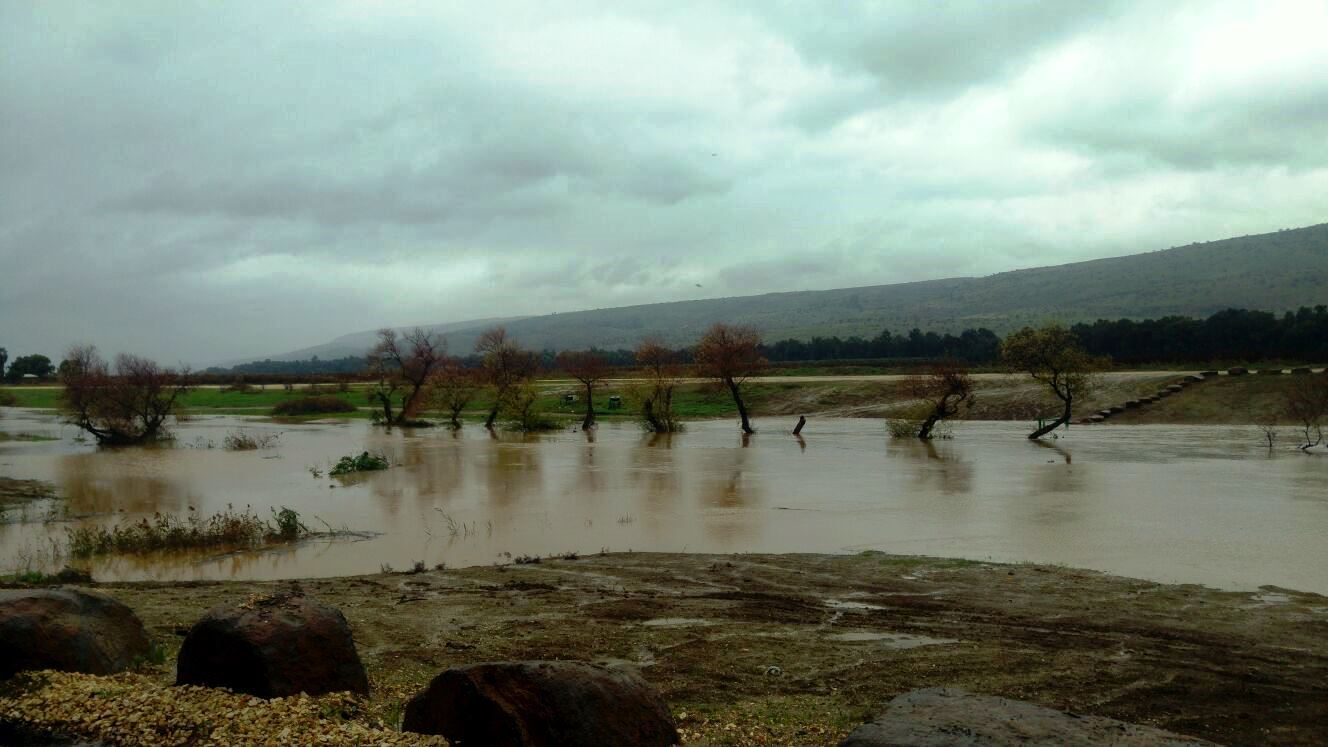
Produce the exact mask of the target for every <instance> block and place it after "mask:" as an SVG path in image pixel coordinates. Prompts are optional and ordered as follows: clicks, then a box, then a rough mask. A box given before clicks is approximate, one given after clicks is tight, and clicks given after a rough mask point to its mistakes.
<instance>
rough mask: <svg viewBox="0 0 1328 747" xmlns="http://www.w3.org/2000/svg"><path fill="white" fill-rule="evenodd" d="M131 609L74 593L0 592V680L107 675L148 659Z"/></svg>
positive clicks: (145, 639)
mask: <svg viewBox="0 0 1328 747" xmlns="http://www.w3.org/2000/svg"><path fill="white" fill-rule="evenodd" d="M151 651H152V645H151V643H150V642H149V640H148V635H147V632H146V631H144V630H143V623H142V621H140V620H139V619H138V616H137V615H135V614H134V612H133V610H131V609H129V608H128V607H126V606H124V605H123V604H121V603H120V602H117V601H116V600H114V599H111V598H110V597H107V596H102V595H101V594H90V593H88V592H85V591H76V590H74V589H20V590H14V591H0V680H4V679H8V678H10V677H12V676H13V675H14V674H16V673H17V672H22V671H24V670H28V669H58V670H61V671H65V672H82V673H84V674H113V673H115V672H120V671H123V670H125V669H128V668H129V667H130V666H132V665H133V664H134V663H135V662H136V661H139V660H143V659H146V658H148V656H149V655H150V654H151Z"/></svg>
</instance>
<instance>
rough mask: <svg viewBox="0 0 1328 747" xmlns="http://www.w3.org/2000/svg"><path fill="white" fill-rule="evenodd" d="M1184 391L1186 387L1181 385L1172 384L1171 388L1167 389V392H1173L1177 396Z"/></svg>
mask: <svg viewBox="0 0 1328 747" xmlns="http://www.w3.org/2000/svg"><path fill="white" fill-rule="evenodd" d="M1183 389H1185V387H1184V386H1183V385H1181V384H1172V385H1171V386H1169V387H1167V391H1169V392H1171V393H1172V394H1175V393H1176V392H1179V391H1181V390H1183Z"/></svg>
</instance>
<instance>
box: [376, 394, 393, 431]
mask: <svg viewBox="0 0 1328 747" xmlns="http://www.w3.org/2000/svg"><path fill="white" fill-rule="evenodd" d="M374 396H375V397H377V398H378V403H379V404H380V405H382V406H383V423H384V424H386V425H392V423H393V422H394V421H393V419H392V395H391V394H383V393H382V392H378V393H376V394H375V395H374Z"/></svg>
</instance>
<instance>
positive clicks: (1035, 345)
mask: <svg viewBox="0 0 1328 747" xmlns="http://www.w3.org/2000/svg"><path fill="white" fill-rule="evenodd" d="M1001 358H1002V359H1003V360H1004V361H1005V363H1006V365H1008V366H1010V367H1011V368H1013V369H1015V370H1016V371H1024V372H1026V373H1027V374H1028V375H1029V376H1032V377H1033V378H1034V379H1035V380H1037V381H1039V382H1041V383H1042V384H1044V385H1046V387H1047V388H1048V389H1049V390H1050V391H1051V393H1052V394H1053V395H1054V396H1055V397H1056V398H1057V399H1059V400H1060V401H1061V403H1062V404H1063V405H1064V407H1063V409H1062V412H1061V414H1060V416H1059V417H1057V418H1056V419H1055V420H1053V421H1052V422H1050V423H1048V424H1045V425H1043V426H1042V427H1040V428H1038V429H1037V430H1035V431H1033V432H1032V433H1030V434H1028V438H1029V439H1030V440H1037V439H1039V438H1042V437H1043V436H1045V435H1047V434H1048V433H1051V432H1052V431H1054V430H1056V429H1057V428H1059V427H1061V426H1062V425H1065V424H1066V423H1069V422H1070V418H1071V417H1072V413H1073V408H1074V402H1075V400H1076V399H1081V398H1082V397H1084V396H1085V395H1086V394H1088V393H1089V392H1090V391H1092V390H1093V388H1094V387H1095V386H1096V381H1095V379H1094V376H1093V373H1094V372H1095V371H1098V370H1100V369H1102V368H1105V367H1106V366H1107V365H1108V364H1109V361H1108V359H1106V358H1096V357H1094V356H1092V355H1089V354H1088V353H1087V352H1085V351H1084V349H1083V348H1082V347H1080V345H1079V340H1078V338H1077V337H1076V336H1075V334H1074V333H1073V332H1071V331H1070V330H1068V329H1066V328H1065V327H1062V326H1060V325H1059V324H1050V325H1047V326H1045V327H1042V328H1041V329H1033V328H1031V327H1024V328H1023V329H1021V330H1019V331H1018V332H1015V333H1014V334H1012V335H1010V336H1009V337H1007V338H1005V341H1004V342H1003V343H1001Z"/></svg>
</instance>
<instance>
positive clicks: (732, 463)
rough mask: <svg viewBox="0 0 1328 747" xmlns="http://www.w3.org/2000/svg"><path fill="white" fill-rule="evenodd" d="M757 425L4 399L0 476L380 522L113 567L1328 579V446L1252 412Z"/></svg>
mask: <svg viewBox="0 0 1328 747" xmlns="http://www.w3.org/2000/svg"><path fill="white" fill-rule="evenodd" d="M757 425H758V428H761V432H759V433H757V434H756V435H755V436H753V437H751V438H750V439H748V440H746V441H744V440H743V439H742V438H741V436H740V435H739V434H738V433H737V427H736V424H735V423H732V422H729V421H722V422H718V421H716V422H699V423H689V424H688V430H687V431H686V432H685V433H681V434H677V435H675V436H672V437H671V438H670V437H657V436H652V435H650V434H645V433H642V432H641V431H640V430H639V429H638V428H636V427H635V426H634V425H631V424H619V423H614V424H604V425H602V426H601V427H600V428H599V429H597V430H596V431H595V432H594V434H593V437H592V436H590V435H588V434H585V433H580V432H572V431H567V432H560V433H553V434H545V435H538V436H521V435H516V434H499V435H498V436H497V437H496V438H495V437H491V436H490V434H488V433H487V432H486V431H484V430H483V429H482V428H479V427H476V426H469V427H467V428H466V429H464V430H463V431H461V432H460V433H453V432H452V431H450V430H447V429H434V430H417V431H407V432H402V431H391V432H389V431H386V430H384V429H381V428H374V427H372V426H370V425H369V424H368V423H365V422H361V421H356V422H346V423H322V424H305V425H275V424H271V423H262V422H245V421H243V420H241V419H237V418H230V417H215V418H205V419H200V420H196V421H194V422H190V423H187V424H184V425H182V426H181V427H179V428H178V429H177V430H176V436H177V440H176V442H175V443H174V445H173V446H169V447H154V448H132V449H118V450H99V449H97V448H96V447H95V446H94V445H92V444H91V443H81V442H78V441H76V440H75V438H74V437H75V436H76V435H77V434H76V432H75V431H74V430H73V429H71V428H69V427H67V426H61V425H60V424H59V423H58V422H57V421H56V420H55V419H54V418H53V417H52V416H50V415H47V414H42V413H36V412H29V411H17V410H8V411H7V412H6V414H5V416H4V417H3V418H2V419H0V430H4V431H7V432H10V433H28V434H45V435H50V436H56V437H58V438H57V440H52V441H20V440H8V441H2V442H0V475H6V476H9V477H14V478H34V479H41V480H47V481H50V482H51V483H53V484H54V485H55V487H56V490H57V491H58V493H59V494H60V495H61V496H62V497H63V498H62V501H61V503H62V504H63V505H62V507H61V508H62V510H63V511H64V512H65V513H66V514H68V515H72V516H79V517H83V518H80V519H77V521H86V522H101V523H113V522H116V521H122V520H126V519H132V518H134V517H138V516H143V515H151V514H152V513H153V512H157V511H161V512H178V513H184V512H185V511H187V510H188V509H189V508H190V507H193V508H195V509H197V510H198V511H200V512H203V513H205V514H206V513H212V512H215V511H219V510H221V509H223V508H225V507H226V506H227V505H228V504H230V505H234V506H235V507H236V508H243V507H245V506H251V507H253V509H254V510H255V511H256V512H257V513H259V515H262V516H267V515H269V509H270V507H273V506H276V507H281V506H288V507H290V508H293V509H295V510H297V511H299V512H300V514H301V516H302V517H303V519H304V521H305V523H306V524H308V525H309V526H310V527H311V528H313V529H323V528H325V525H326V526H330V527H334V528H345V529H350V530H356V531H361V532H368V533H373V534H372V535H371V536H368V537H342V538H337V539H331V540H326V539H320V540H315V541H309V542H305V543H302V544H300V545H298V546H295V547H293V548H284V549H281V550H279V551H271V552H261V553H248V554H241V555H226V556H221V557H219V556H216V555H215V554H213V555H203V556H191V557H181V556H141V557H140V556H134V557H116V558H106V559H99V560H97V561H95V562H93V563H92V569H93V573H94V575H95V576H96V577H98V578H100V579H104V580H112V579H194V578H252V579H270V578H290V577H310V576H336V575H347V574H359V573H370V572H376V571H378V570H380V568H382V567H383V566H386V565H390V566H392V567H394V568H396V569H398V570H401V569H405V568H409V567H410V566H411V564H412V563H413V562H415V561H424V562H425V563H426V564H428V565H429V566H433V565H436V564H438V563H446V564H447V565H449V566H462V565H474V564H488V563H494V562H507V560H508V558H509V557H512V556H521V555H548V554H552V553H565V552H579V553H582V554H586V553H594V552H599V551H600V550H610V551H615V552H616V551H627V550H642V551H646V550H650V551H694V552H860V551H864V550H882V551H885V552H891V553H908V554H924V555H938V556H955V557H964V558H973V559H992V560H998V561H1032V562H1038V563H1060V564H1065V565H1068V566H1074V567H1084V568H1094V569H1098V570H1103V571H1108V572H1111V573H1117V574H1122V575H1128V576H1138V577H1143V578H1151V579H1156V580H1161V581H1181V582H1195V583H1203V584H1209V585H1213V586H1219V587H1224V588H1239V589H1251V588H1255V587H1257V586H1259V585H1262V584H1275V585H1279V586H1286V587H1291V588H1295V589H1302V590H1307V591H1317V592H1320V593H1328V457H1315V456H1306V455H1303V454H1300V453H1297V452H1295V451H1294V450H1291V449H1289V448H1288V447H1281V448H1279V449H1278V450H1276V451H1274V452H1272V453H1271V454H1270V453H1269V452H1268V450H1267V449H1265V448H1262V447H1261V446H1260V445H1259V444H1260V434H1259V433H1258V432H1257V430H1256V429H1254V428H1243V427H1225V426H1222V427H1212V426H1093V427H1076V428H1074V429H1072V430H1071V431H1070V432H1069V433H1068V435H1066V436H1065V437H1063V438H1061V439H1059V440H1057V441H1053V442H1047V443H1043V444H1036V443H1030V442H1028V441H1026V440H1025V439H1024V438H1023V436H1024V433H1025V428H1026V424H1022V423H1020V424H1014V423H962V424H959V425H958V426H957V427H956V428H955V438H954V439H953V440H947V441H938V442H935V443H932V444H923V443H917V442H911V441H891V440H890V439H888V438H887V437H886V435H885V428H884V424H883V423H882V422H881V421H879V420H852V419H841V420H829V419H827V420H813V421H811V422H810V423H809V424H808V427H807V429H806V431H805V432H804V434H803V435H804V439H803V441H801V442H799V441H798V440H796V439H795V438H794V437H793V436H791V435H790V434H789V433H788V432H787V431H785V430H782V428H784V427H786V426H788V425H790V424H788V423H782V422H781V423H778V425H776V423H774V422H765V423H759V422H758V423H757ZM762 426H764V427H763V428H762ZM238 428H243V429H245V430H246V431H249V432H251V433H255V434H261V433H280V437H279V439H278V440H277V444H276V446H275V447H274V448H271V449H266V450H259V451H247V452H229V451H225V450H223V449H222V441H223V439H224V437H225V436H226V435H227V434H228V433H230V432H232V431H234V430H236V429H238ZM209 445H211V446H213V447H214V448H208V447H209ZM365 450H368V451H372V452H379V453H382V454H385V455H387V456H388V458H389V459H390V460H391V461H392V463H393V465H394V466H393V467H392V468H391V469H388V470H386V471H382V472H376V473H367V474H363V475H360V476H356V477H353V478H351V479H339V478H329V477H327V470H328V468H329V466H330V465H331V464H332V463H333V462H334V461H335V460H336V459H337V458H338V457H340V456H343V455H347V454H358V453H359V452H361V451H365ZM311 468H313V469H312V470H311ZM314 470H316V471H318V472H320V473H321V476H315V474H314ZM50 509H51V507H48V506H30V507H29V508H28V509H27V510H26V511H24V512H23V513H22V514H17V515H16V512H13V511H11V512H10V515H9V520H8V523H5V524H0V569H3V570H8V569H12V568H14V567H16V566H18V565H20V564H22V563H25V562H28V561H30V560H31V559H33V558H38V559H40V558H41V557H43V556H44V555H48V554H49V550H50V546H51V542H52V541H53V540H54V541H59V540H61V539H62V538H63V537H64V536H65V530H66V527H67V526H69V525H70V523H69V522H68V521H43V518H44V517H47V516H49V515H51V510H50Z"/></svg>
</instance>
